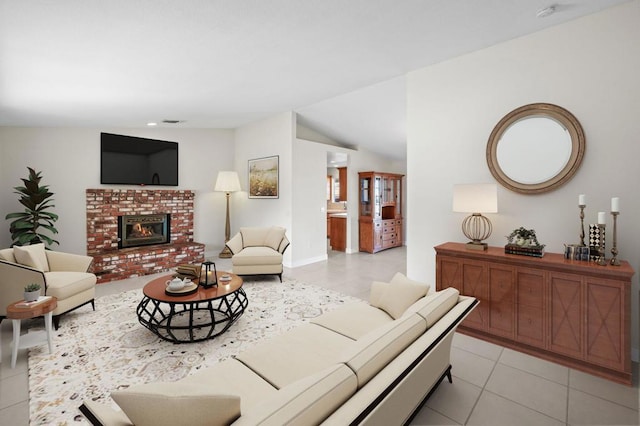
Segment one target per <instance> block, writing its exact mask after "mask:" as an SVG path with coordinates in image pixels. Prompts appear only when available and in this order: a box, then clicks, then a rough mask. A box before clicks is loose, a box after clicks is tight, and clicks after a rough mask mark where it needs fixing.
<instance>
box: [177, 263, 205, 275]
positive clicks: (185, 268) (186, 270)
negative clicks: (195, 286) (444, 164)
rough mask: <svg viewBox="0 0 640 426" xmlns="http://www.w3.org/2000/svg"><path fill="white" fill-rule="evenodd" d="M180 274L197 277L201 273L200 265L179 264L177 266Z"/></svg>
mask: <svg viewBox="0 0 640 426" xmlns="http://www.w3.org/2000/svg"><path fill="white" fill-rule="evenodd" d="M176 272H177V273H178V275H184V276H187V277H191V278H193V277H197V276H199V275H200V265H187V264H185V265H178V266H177V267H176Z"/></svg>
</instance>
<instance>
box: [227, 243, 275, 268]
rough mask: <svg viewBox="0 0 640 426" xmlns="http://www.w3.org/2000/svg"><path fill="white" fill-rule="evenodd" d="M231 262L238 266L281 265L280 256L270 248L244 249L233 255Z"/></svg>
mask: <svg viewBox="0 0 640 426" xmlns="http://www.w3.org/2000/svg"><path fill="white" fill-rule="evenodd" d="M231 262H232V263H233V264H234V265H238V266H242V265H280V264H282V255H281V254H280V253H278V252H277V251H275V250H273V249H272V248H270V247H265V246H261V247H245V248H244V249H242V250H241V251H240V252H239V253H236V254H234V255H233V258H232V259H231Z"/></svg>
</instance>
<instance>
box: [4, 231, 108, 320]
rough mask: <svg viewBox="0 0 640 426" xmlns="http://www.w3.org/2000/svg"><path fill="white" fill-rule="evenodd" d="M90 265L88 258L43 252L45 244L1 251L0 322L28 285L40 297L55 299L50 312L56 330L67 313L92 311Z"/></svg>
mask: <svg viewBox="0 0 640 426" xmlns="http://www.w3.org/2000/svg"><path fill="white" fill-rule="evenodd" d="M92 261H93V258H92V257H90V256H83V255H79V254H71V253H63V252H58V251H52V250H45V248H44V244H33V245H30V246H22V247H18V246H16V247H13V248H7V249H2V250H0V321H2V320H3V319H4V318H5V317H6V315H7V311H6V309H7V306H8V305H9V304H11V303H13V302H15V301H17V300H22V298H23V294H24V287H25V286H26V285H27V284H30V283H37V284H40V286H41V290H40V291H41V293H42V294H43V295H46V296H54V297H56V298H57V299H58V306H57V307H56V309H54V310H53V323H54V325H55V328H56V329H57V328H58V325H59V323H60V317H61V316H62V315H63V314H65V313H67V312H69V311H72V310H74V309H76V308H79V307H80V306H83V305H86V304H87V303H91V306H92V307H93V308H94V310H95V305H94V299H95V286H96V276H95V275H94V274H92V273H90V272H87V271H88V270H89V266H91V262H92Z"/></svg>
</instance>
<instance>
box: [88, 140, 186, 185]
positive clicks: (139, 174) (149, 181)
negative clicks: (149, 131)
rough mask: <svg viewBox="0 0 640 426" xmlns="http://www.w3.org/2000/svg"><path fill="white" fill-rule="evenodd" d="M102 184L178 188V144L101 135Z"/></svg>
mask: <svg viewBox="0 0 640 426" xmlns="http://www.w3.org/2000/svg"><path fill="white" fill-rule="evenodd" d="M100 183H103V184H122V185H164V186H178V143H177V142H168V141H161V140H156V139H146V138H138V137H134V136H123V135H114V134H112V133H100Z"/></svg>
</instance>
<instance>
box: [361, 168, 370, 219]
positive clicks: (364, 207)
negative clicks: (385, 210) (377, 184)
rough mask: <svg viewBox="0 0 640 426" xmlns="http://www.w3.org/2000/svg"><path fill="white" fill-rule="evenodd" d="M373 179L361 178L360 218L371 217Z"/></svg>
mask: <svg viewBox="0 0 640 426" xmlns="http://www.w3.org/2000/svg"><path fill="white" fill-rule="evenodd" d="M371 189H372V185H371V178H370V177H365V178H360V216H371V204H372V203H371V199H372V194H371Z"/></svg>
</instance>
